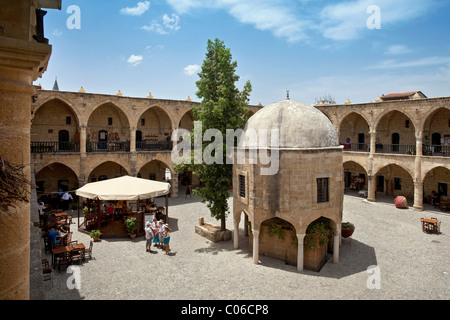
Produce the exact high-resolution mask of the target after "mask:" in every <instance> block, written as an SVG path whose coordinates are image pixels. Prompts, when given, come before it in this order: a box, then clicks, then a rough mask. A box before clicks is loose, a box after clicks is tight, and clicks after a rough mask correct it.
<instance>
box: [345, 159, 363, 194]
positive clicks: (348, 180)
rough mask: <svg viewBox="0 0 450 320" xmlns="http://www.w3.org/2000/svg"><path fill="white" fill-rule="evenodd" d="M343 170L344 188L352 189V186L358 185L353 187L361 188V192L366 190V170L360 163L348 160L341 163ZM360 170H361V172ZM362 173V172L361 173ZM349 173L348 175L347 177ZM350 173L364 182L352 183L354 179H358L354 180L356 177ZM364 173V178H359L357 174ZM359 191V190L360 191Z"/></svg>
mask: <svg viewBox="0 0 450 320" xmlns="http://www.w3.org/2000/svg"><path fill="white" fill-rule="evenodd" d="M343 168H344V185H345V188H352V184H358V183H360V184H359V185H355V187H357V189H358V188H362V189H363V190H367V189H368V170H367V168H365V167H364V165H362V164H361V163H358V162H357V161H355V160H348V161H345V162H344V163H343ZM361 169H362V170H361ZM361 171H363V172H361ZM349 173H350V175H349ZM351 173H355V174H358V178H361V179H364V181H354V180H355V179H356V180H358V178H355V176H356V175H351ZM361 173H364V174H365V177H364V178H362V177H360V175H359V174H361ZM360 190H361V189H360Z"/></svg>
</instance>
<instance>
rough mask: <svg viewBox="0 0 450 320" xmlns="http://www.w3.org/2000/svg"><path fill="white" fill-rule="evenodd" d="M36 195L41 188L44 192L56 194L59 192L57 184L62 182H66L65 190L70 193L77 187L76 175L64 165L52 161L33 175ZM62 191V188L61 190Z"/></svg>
mask: <svg viewBox="0 0 450 320" xmlns="http://www.w3.org/2000/svg"><path fill="white" fill-rule="evenodd" d="M35 180H36V184H37V186H38V188H37V193H38V194H40V193H41V192H40V190H39V189H42V188H43V191H44V192H46V193H47V192H50V193H54V194H56V193H57V192H58V190H59V184H61V183H62V181H63V180H65V181H67V190H63V191H72V190H74V189H76V188H78V186H79V178H78V175H77V173H76V172H75V171H74V170H72V168H70V167H69V166H67V165H66V164H64V163H61V162H58V161H53V162H51V163H48V164H46V165H45V166H43V167H42V168H40V169H39V170H38V171H37V172H36V174H35ZM63 189H64V188H63Z"/></svg>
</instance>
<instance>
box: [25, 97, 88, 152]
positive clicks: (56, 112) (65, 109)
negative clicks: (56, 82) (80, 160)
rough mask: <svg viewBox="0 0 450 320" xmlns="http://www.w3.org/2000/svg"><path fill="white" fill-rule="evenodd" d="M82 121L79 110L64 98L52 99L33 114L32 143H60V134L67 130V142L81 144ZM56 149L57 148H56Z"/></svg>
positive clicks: (47, 100)
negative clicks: (80, 130) (80, 129)
mask: <svg viewBox="0 0 450 320" xmlns="http://www.w3.org/2000/svg"><path fill="white" fill-rule="evenodd" d="M79 127H80V119H79V115H78V113H77V110H76V109H75V108H73V106H72V105H71V104H70V103H69V102H68V101H66V99H62V98H55V97H53V98H50V99H46V101H45V102H43V103H42V104H40V106H39V107H38V108H37V109H36V110H35V112H34V113H33V118H32V123H31V141H32V142H36V141H44V142H55V143H56V142H58V141H59V137H58V133H59V132H60V131H62V130H66V131H67V133H68V141H67V142H72V143H74V142H79ZM55 147H56V146H55Z"/></svg>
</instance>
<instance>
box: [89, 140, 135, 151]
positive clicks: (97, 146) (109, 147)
mask: <svg viewBox="0 0 450 320" xmlns="http://www.w3.org/2000/svg"><path fill="white" fill-rule="evenodd" d="M129 151H130V142H129V141H124V142H106V141H105V142H102V141H97V142H93V141H89V142H87V143H86V152H129Z"/></svg>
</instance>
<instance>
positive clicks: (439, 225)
mask: <svg viewBox="0 0 450 320" xmlns="http://www.w3.org/2000/svg"><path fill="white" fill-rule="evenodd" d="M436 233H441V221H438V223H437V225H436Z"/></svg>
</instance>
